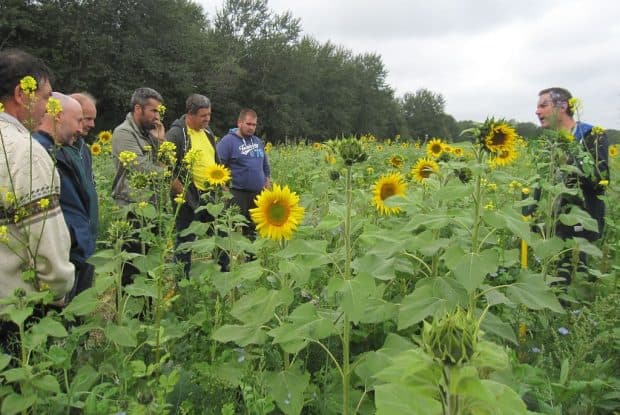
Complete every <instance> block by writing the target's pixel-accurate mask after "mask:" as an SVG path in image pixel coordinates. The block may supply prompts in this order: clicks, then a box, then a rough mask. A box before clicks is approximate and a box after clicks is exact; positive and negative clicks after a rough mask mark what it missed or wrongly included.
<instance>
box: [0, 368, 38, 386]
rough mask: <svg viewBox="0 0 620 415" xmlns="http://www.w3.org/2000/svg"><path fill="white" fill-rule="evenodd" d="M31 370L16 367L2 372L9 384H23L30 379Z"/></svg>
mask: <svg viewBox="0 0 620 415" xmlns="http://www.w3.org/2000/svg"><path fill="white" fill-rule="evenodd" d="M30 374H31V373H30V370H28V369H26V368H24V367H16V368H14V369H9V370H7V371H4V372H2V376H4V379H5V380H6V381H7V382H8V383H13V382H21V381H22V380H26V379H30Z"/></svg>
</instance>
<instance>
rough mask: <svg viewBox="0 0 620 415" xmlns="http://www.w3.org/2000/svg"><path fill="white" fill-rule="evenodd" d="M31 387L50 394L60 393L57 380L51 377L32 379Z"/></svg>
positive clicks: (44, 376)
mask: <svg viewBox="0 0 620 415" xmlns="http://www.w3.org/2000/svg"><path fill="white" fill-rule="evenodd" d="M32 385H33V386H34V387H35V388H37V389H40V390H43V391H46V392H51V393H56V394H57V393H60V384H59V383H58V380H56V378H55V377H54V376H52V375H43V376H40V377H39V376H38V377H36V378H34V379H32Z"/></svg>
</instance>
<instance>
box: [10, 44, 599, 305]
mask: <svg viewBox="0 0 620 415" xmlns="http://www.w3.org/2000/svg"><path fill="white" fill-rule="evenodd" d="M26 77H32V78H33V79H34V80H35V81H36V85H34V86H33V85H30V86H28V85H26V86H24V83H23V82H22V81H23V79H24V78H26ZM52 82H53V76H52V73H51V71H50V70H49V68H48V67H47V66H46V65H45V64H44V63H43V62H42V61H41V60H39V59H37V58H35V57H33V56H31V55H29V54H28V53H26V52H23V51H20V50H15V49H14V50H5V51H0V104H2V108H1V109H2V112H0V139H1V146H2V148H1V150H2V151H1V152H0V165H1V166H2V167H0V193H1V194H0V202H1V204H0V259H1V260H2V262H3V266H2V267H1V269H0V279H1V281H2V284H0V298H6V297H10V296H11V295H13V294H14V293H15V290H16V289H21V290H22V291H23V292H26V293H28V292H33V291H37V290H40V289H43V288H49V289H50V290H51V291H52V292H53V293H54V295H55V298H56V300H58V302H59V303H60V304H62V302H63V301H69V300H70V299H71V298H73V297H74V296H75V295H77V294H78V293H79V292H81V291H83V290H85V289H87V288H89V287H90V286H91V285H92V283H93V274H94V270H93V267H92V265H90V264H89V263H88V262H87V260H88V258H89V257H90V256H91V255H92V254H93V252H94V251H95V242H96V238H97V226H98V202H97V191H96V188H95V182H94V180H93V171H92V159H91V154H90V151H89V148H88V146H87V145H86V143H85V140H84V137H85V136H86V135H88V133H89V132H90V131H91V130H92V128H93V127H94V125H95V124H94V122H95V118H96V116H97V109H96V102H95V99H94V98H93V97H92V96H90V95H89V94H87V93H76V94H71V95H65V94H61V93H57V92H52ZM50 98H55V99H57V100H58V102H59V103H60V106H61V107H62V110H61V111H60V112H58V113H55V112H54V111H50V112H46V104H47V103H48V100H49V99H50ZM570 98H571V95H570V93H569V92H568V91H567V90H565V89H562V88H550V89H547V90H543V91H541V93H540V94H539V102H538V106H537V110H536V114H537V116H538V117H539V119H540V122H541V125H542V126H543V127H545V128H565V129H570V130H572V131H573V133H574V135H575V137H576V138H577V139H578V140H579V142H581V143H583V146H584V148H585V149H587V150H588V151H589V152H590V153H591V154H592V155H593V157H594V159H595V160H597V162H596V170H597V172H598V176H597V178H583V179H582V180H581V182H582V183H581V187H582V188H583V204H582V207H583V209H584V210H585V211H587V212H588V213H589V214H590V215H591V216H592V217H593V218H594V219H596V220H597V221H598V223H599V229H598V232H591V233H587V234H584V236H586V237H587V239H589V240H595V239H597V238H598V237H600V235H601V233H602V230H603V218H604V204H603V202H602V200H601V199H600V196H601V194H602V193H603V192H604V186H602V185H601V184H600V183H599V182H598V178H601V177H608V167H607V150H608V144H607V139H606V137H605V136H604V135H603V136H602V137H601V136H597V137H596V139H593V138H592V137H594V135H593V134H592V131H593V129H592V126H589V125H587V124H585V123H580V122H577V121H575V120H574V118H573V114H572V110H571V108H570V105H569V101H570ZM162 102H163V98H162V96H161V94H160V93H159V92H157V91H155V90H154V89H152V88H146V87H143V88H138V89H136V90H135V91H134V93H133V95H132V96H131V101H130V112H129V113H128V114H127V116H126V118H125V121H124V122H123V123H122V124H120V125H119V126H118V127H116V128H115V129H114V132H113V135H112V152H113V155H114V159H115V160H114V163H115V167H116V172H117V173H116V177H115V179H114V184H113V198H114V199H115V200H116V201H117V203H118V204H119V205H127V204H130V203H131V202H133V201H135V198H134V195H133V194H132V189H131V186H130V182H129V174H128V171H127V170H126V168H125V167H124V166H123V164H122V163H121V162H120V161H119V155H120V154H121V153H122V152H124V151H130V152H133V153H135V154H136V156H137V159H136V161H137V164H136V167H135V168H136V169H138V170H140V171H143V172H161V171H163V169H164V166H163V165H161V163H160V162H159V161H158V157H157V152H158V149H159V147H160V145H161V144H162V143H163V142H164V141H166V140H168V141H170V142H172V143H174V144H175V146H176V163H177V165H176V167H175V169H174V174H173V177H172V179H171V183H170V193H171V196H172V197H173V198H175V197H176V196H178V195H180V194H181V193H182V194H183V199H184V202H183V203H182V206H181V207H180V210H179V214H178V215H177V217H176V231H177V246H178V245H179V244H180V243H182V242H185V241H191V240H193V239H194V238H195V236H194V235H186V236H181V233H182V231H183V230H185V229H187V228H188V227H189V225H190V224H191V223H192V222H193V221H202V222H210V221H213V219H214V218H213V217H212V216H211V215H210V214H209V212H208V211H207V210H206V209H200V208H201V207H203V206H205V205H206V203H207V202H208V201H209V200H210V188H209V186H208V185H207V177H206V176H205V174H206V169H207V167H208V166H210V165H212V164H214V163H218V164H223V165H224V166H226V167H227V168H229V169H230V171H231V176H232V181H231V183H230V186H229V190H230V192H231V194H232V200H233V201H234V203H236V204H237V205H238V206H239V209H240V210H241V213H242V214H243V215H244V216H245V217H246V218H247V220H248V224H247V227H246V228H245V229H244V234H245V235H246V236H248V237H249V238H254V237H255V228H254V225H253V223H252V221H251V219H250V213H249V210H250V209H251V208H253V207H255V205H254V200H255V198H256V196H257V195H258V194H259V193H260V192H261V191H262V190H263V189H264V188H269V187H270V167H269V162H268V160H267V155H266V154H265V148H264V142H263V141H262V140H261V139H260V138H259V137H257V136H256V135H255V131H256V125H257V114H256V112H255V111H253V110H251V109H244V110H242V111H241V112H240V114H239V117H238V119H237V128H234V129H231V130H230V131H229V132H228V133H227V134H226V135H225V136H224V137H223V138H222V139H221V140H219V141H218V142H216V140H215V136H214V134H213V132H212V131H211V129H210V127H209V122H210V120H211V111H212V106H211V101H210V100H209V99H208V98H207V97H206V96H204V95H200V94H192V95H191V96H189V97H188V98H187V101H186V111H185V115H183V116H182V117H180V118H179V119H177V120H175V121H174V122H173V123H172V124H171V126H170V128H169V129H168V131H167V133H166V132H165V129H164V126H163V124H162V121H161V116H160V106H161V104H162ZM551 120H554V124H553V125H551ZM26 126H29V128H27V127H26ZM190 149H194V150H197V151H195V154H197V158H196V160H195V163H194V165H193V166H192V169H191V171H190V170H189V169H187V168H186V166H185V165H184V164H183V159H184V157H185V155H186V154H187V153H188V151H190ZM130 219H131V218H130ZM561 231H562V232H559V236H561V237H573V236H580V235H582V232H583V229H582V228H578V227H577V226H575V227H572V228H571V229H568V230H566V229H561ZM127 248H128V249H130V250H132V249H133V250H135V249H136V247H130V246H129V247H127ZM176 259H177V261H178V262H180V263H182V264H183V268H184V273H185V275H188V274H189V271H190V267H191V252H182V251H179V252H177V254H176ZM218 262H219V265H220V267H221V269H222V270H223V271H226V270H227V266H228V258H227V257H226V256H225V255H224V254H222V255H221V256H220V258H219V259H218ZM127 270H128V272H127V275H126V276H124V277H126V278H125V279H126V282H129V281H130V280H131V278H132V277H133V275H134V274H135V273H136V272H137V270H135V269H132V268H131V267H127Z"/></svg>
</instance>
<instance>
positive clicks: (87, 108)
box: [81, 100, 97, 136]
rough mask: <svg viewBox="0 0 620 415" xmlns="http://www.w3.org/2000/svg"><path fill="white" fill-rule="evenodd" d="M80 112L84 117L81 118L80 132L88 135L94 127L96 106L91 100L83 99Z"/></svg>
mask: <svg viewBox="0 0 620 415" xmlns="http://www.w3.org/2000/svg"><path fill="white" fill-rule="evenodd" d="M82 113H83V114H84V118H82V132H81V135H83V136H85V135H88V133H89V132H90V130H92V129H93V128H94V127H95V119H96V118H97V107H95V105H94V104H93V103H92V101H90V100H88V101H84V103H83V104H82Z"/></svg>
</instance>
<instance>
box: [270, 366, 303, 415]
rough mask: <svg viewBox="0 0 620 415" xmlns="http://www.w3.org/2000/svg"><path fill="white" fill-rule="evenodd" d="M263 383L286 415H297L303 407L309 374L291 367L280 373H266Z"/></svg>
mask: <svg viewBox="0 0 620 415" xmlns="http://www.w3.org/2000/svg"><path fill="white" fill-rule="evenodd" d="M265 381H266V383H267V387H268V388H269V392H270V394H271V396H273V398H274V399H275V401H276V403H277V404H278V407H279V408H280V409H281V410H282V412H284V413H285V414H287V415H297V414H299V413H301V410H302V409H303V407H304V391H305V390H306V389H307V388H308V383H309V382H310V374H309V373H308V372H301V370H300V369H299V368H298V367H296V366H295V367H291V368H290V369H289V370H284V371H282V372H277V373H274V372H267V373H266V374H265Z"/></svg>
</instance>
